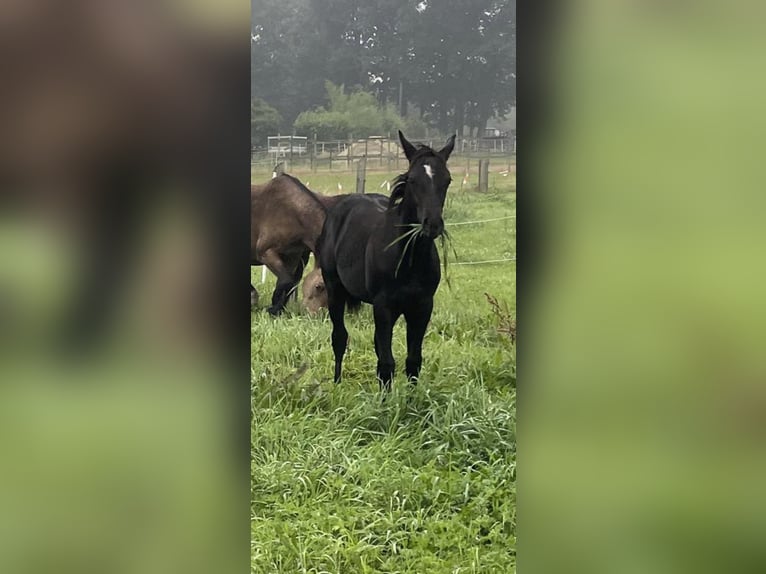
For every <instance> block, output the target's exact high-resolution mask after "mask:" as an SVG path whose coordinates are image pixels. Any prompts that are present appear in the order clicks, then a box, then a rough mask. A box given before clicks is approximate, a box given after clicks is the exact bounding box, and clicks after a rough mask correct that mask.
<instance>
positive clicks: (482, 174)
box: [479, 158, 489, 192]
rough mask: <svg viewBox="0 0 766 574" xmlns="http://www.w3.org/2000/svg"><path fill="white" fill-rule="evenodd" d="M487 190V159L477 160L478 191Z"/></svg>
mask: <svg viewBox="0 0 766 574" xmlns="http://www.w3.org/2000/svg"><path fill="white" fill-rule="evenodd" d="M488 190H489V158H487V159H480V160H479V191H483V192H486V191H488Z"/></svg>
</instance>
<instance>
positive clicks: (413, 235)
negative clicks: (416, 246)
mask: <svg viewBox="0 0 766 574" xmlns="http://www.w3.org/2000/svg"><path fill="white" fill-rule="evenodd" d="M400 227H409V228H410V230H409V231H406V232H405V233H403V234H402V235H400V236H399V237H397V238H396V239H394V240H393V241H392V242H391V243H389V244H388V245H386V250H388V249H389V248H390V247H392V246H393V245H396V244H397V243H399V242H400V241H404V240H405V239H406V240H407V243H405V244H404V249H402V254H401V256H400V257H399V262H398V263H397V264H396V270H395V271H394V277H397V276H398V275H399V268H400V267H401V266H402V261H404V256H405V255H406V254H407V250H408V249H409V247H410V244H411V243H412V242H413V241H415V240H417V238H418V237H419V236H420V235H421V234H422V233H423V224H422V223H408V224H406V225H402V226H400ZM410 253H411V254H410V263H412V253H414V250H413V251H412V252H410Z"/></svg>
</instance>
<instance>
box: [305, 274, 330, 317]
mask: <svg viewBox="0 0 766 574" xmlns="http://www.w3.org/2000/svg"><path fill="white" fill-rule="evenodd" d="M303 307H304V309H306V310H307V311H308V312H309V313H310V314H311V315H315V314H316V313H317V311H319V310H320V309H322V308H325V309H326V308H327V290H326V289H325V286H324V279H323V278H322V270H321V269H320V268H319V267H315V268H314V270H313V271H312V272H311V273H309V274H308V275H306V278H305V279H304V280H303Z"/></svg>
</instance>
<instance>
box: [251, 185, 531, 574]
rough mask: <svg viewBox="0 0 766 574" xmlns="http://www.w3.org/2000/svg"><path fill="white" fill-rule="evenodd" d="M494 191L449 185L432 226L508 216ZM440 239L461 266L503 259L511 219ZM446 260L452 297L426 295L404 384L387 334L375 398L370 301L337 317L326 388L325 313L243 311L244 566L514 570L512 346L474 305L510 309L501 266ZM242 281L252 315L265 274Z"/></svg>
mask: <svg viewBox="0 0 766 574" xmlns="http://www.w3.org/2000/svg"><path fill="white" fill-rule="evenodd" d="M381 175H383V174H381ZM387 175H388V176H389V177H390V176H391V175H392V174H387ZM301 178H302V179H303V180H306V179H309V180H310V179H311V176H306V175H303V176H301ZM504 182H508V184H507V185H506V186H505V187H497V188H495V189H493V190H492V191H491V192H490V193H488V194H477V193H468V192H463V193H460V192H459V187H454V188H453V189H452V190H451V191H450V195H449V199H448V203H447V206H446V209H445V220H446V221H447V222H448V223H450V222H458V221H467V220H477V219H488V218H494V217H500V216H504V215H515V193H513V191H514V187H513V183H512V180H511V179H510V178H506V179H505V180H504ZM378 185H379V184H378ZM312 187H314V188H315V186H314V185H312ZM450 232H451V234H452V239H453V244H454V247H455V249H456V251H457V254H458V256H459V260H460V261H476V260H485V259H500V258H507V257H515V220H513V219H508V220H504V221H497V222H491V223H485V224H480V225H465V226H455V227H451V228H450ZM454 263H455V260H454V256H453V255H452V254H450V264H451V265H450V266H449V267H448V275H449V277H450V283H451V288H450V287H449V286H448V285H447V283H446V282H444V281H443V282H442V284H441V285H440V287H439V291H438V292H437V295H436V299H435V304H434V314H433V317H432V320H431V324H430V326H429V329H428V332H427V334H426V338H425V341H424V345H423V353H424V365H423V371H422V373H421V381H420V383H419V384H418V385H417V386H414V387H412V386H409V385H408V384H407V382H406V380H405V377H404V374H403V372H402V370H403V367H404V357H405V354H406V346H405V329H404V322H403V321H400V322H399V323H398V324H397V326H396V328H395V331H394V342H393V350H394V356H395V357H396V360H397V375H396V378H395V380H394V389H393V391H392V393H391V395H390V396H389V398H388V399H387V400H386V401H385V402H382V401H381V395H380V393H379V390H378V383H377V381H376V380H375V375H374V373H375V363H376V358H375V352H374V348H373V342H372V334H373V321H372V314H371V309H370V308H369V306H364V307H363V308H362V310H361V312H360V313H359V314H358V315H352V316H347V320H346V322H347V327H348V330H349V337H350V338H349V349H348V351H347V355H346V359H345V361H344V372H343V381H342V382H341V383H340V384H339V385H334V384H333V383H332V382H331V381H332V369H333V359H332V350H331V348H330V330H331V325H330V322H329V319H328V318H327V315H326V312H323V313H322V314H320V315H319V316H318V317H311V316H308V315H306V314H304V313H303V312H302V311H301V310H300V307H299V305H298V304H297V303H295V302H293V303H291V304H290V305H289V308H288V312H287V313H286V314H285V315H284V316H282V317H280V318H278V319H274V318H272V317H270V316H269V315H268V314H267V313H265V311H263V310H259V311H256V312H254V313H253V315H252V387H253V393H252V410H253V425H252V463H251V474H252V481H251V489H252V507H251V532H252V534H251V540H252V554H251V564H252V566H251V569H252V571H253V572H259V573H260V572H263V573H291V574H292V573H295V572H315V573H319V572H332V573H365V572H401V573H405V572H406V573H413V574H415V573H437V574H438V573H442V572H443V573H445V574H446V573H456V572H464V573H468V572H476V573H479V572H481V573H485V572H486V573H491V572H496V573H499V574H500V573H502V574H506V573H509V572H513V571H514V570H515V540H516V539H515V530H516V528H515V525H516V497H515V477H516V466H515V460H516V439H515V418H516V416H515V415H516V408H515V404H516V391H515V388H516V367H515V346H514V345H513V344H512V343H511V341H510V340H509V339H508V338H507V337H506V336H505V335H504V334H501V333H498V331H497V325H498V318H497V317H496V316H494V314H493V312H492V308H491V307H490V305H489V304H488V303H487V300H486V298H485V296H484V293H485V292H487V293H490V294H491V295H493V296H495V297H497V298H498V299H499V300H500V301H502V302H505V303H507V304H508V307H509V309H510V311H511V313H512V314H513V315H514V316H515V293H516V281H515V263H514V262H510V263H503V264H495V265H477V266H459V265H454ZM252 278H253V283H254V285H256V287H257V288H258V289H259V291H260V293H261V305H262V306H265V305H266V304H267V303H268V299H269V298H270V295H271V290H272V289H273V286H274V278H273V277H272V276H271V275H270V274H269V276H268V280H267V282H266V283H265V284H261V283H260V278H261V273H260V268H255V269H254V270H253V273H252Z"/></svg>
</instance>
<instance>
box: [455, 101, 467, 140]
mask: <svg viewBox="0 0 766 574" xmlns="http://www.w3.org/2000/svg"><path fill="white" fill-rule="evenodd" d="M464 125H465V102H464V101H463V100H458V102H457V104H456V105H455V117H454V118H453V126H454V133H457V134H458V136H459V137H463V126H464Z"/></svg>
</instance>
